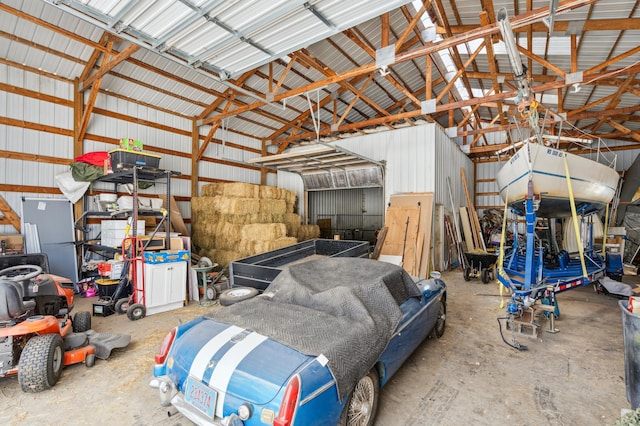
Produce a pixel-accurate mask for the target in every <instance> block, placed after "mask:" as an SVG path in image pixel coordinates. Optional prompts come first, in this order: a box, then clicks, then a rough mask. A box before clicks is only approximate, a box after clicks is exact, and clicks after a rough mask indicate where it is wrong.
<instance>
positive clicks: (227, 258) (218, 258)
mask: <svg viewBox="0 0 640 426" xmlns="http://www.w3.org/2000/svg"><path fill="white" fill-rule="evenodd" d="M208 257H209V256H208ZM243 257H246V256H243V255H242V253H239V252H237V251H233V250H219V249H216V250H213V251H212V253H211V256H210V257H209V259H211V260H212V261H213V262H216V263H217V264H218V265H220V266H221V267H223V268H224V267H226V266H227V265H228V264H229V262H232V261H234V260H238V259H242V258H243Z"/></svg>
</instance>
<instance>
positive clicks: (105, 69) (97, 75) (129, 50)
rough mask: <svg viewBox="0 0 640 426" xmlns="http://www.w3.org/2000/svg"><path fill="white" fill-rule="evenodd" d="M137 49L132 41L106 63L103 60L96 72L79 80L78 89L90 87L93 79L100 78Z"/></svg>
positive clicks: (137, 46) (138, 47) (82, 89)
mask: <svg viewBox="0 0 640 426" xmlns="http://www.w3.org/2000/svg"><path fill="white" fill-rule="evenodd" d="M138 49H140V46H139V45H137V44H133V43H132V44H130V45H129V46H127V48H126V49H124V50H123V51H122V52H120V53H118V54H117V55H116V56H114V58H113V59H111V60H110V61H109V62H108V63H106V64H104V62H103V65H102V66H101V67H100V69H99V70H98V72H96V73H95V74H94V75H92V76H91V77H89V78H87V79H86V80H84V81H81V82H80V90H81V91H85V90H87V89H88V88H89V87H91V85H92V84H93V83H94V82H95V81H97V80H98V79H102V77H103V76H104V75H105V74H107V73H109V71H111V70H112V69H114V68H115V67H117V66H118V65H120V64H121V63H122V62H123V61H124V60H126V59H127V58H129V57H130V56H131V55H133V54H134V53H135V52H137V51H138ZM105 55H106V53H105Z"/></svg>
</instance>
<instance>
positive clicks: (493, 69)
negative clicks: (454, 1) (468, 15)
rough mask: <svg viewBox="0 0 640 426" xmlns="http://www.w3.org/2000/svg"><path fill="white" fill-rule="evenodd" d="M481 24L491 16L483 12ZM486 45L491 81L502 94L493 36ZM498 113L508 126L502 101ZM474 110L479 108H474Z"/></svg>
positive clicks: (509, 135)
mask: <svg viewBox="0 0 640 426" xmlns="http://www.w3.org/2000/svg"><path fill="white" fill-rule="evenodd" d="M488 3H489V4H490V6H489V9H490V10H493V2H491V1H489V2H488ZM480 22H481V23H482V24H483V25H489V23H490V20H489V15H488V13H487V12H485V11H483V12H481V13H480ZM484 44H485V46H486V48H487V61H488V62H489V71H490V74H491V79H492V80H493V89H492V90H494V91H495V92H496V93H500V92H501V91H502V90H501V88H500V83H499V82H498V62H497V60H496V57H495V54H494V52H493V40H492V38H491V36H487V37H485V39H484ZM467 77H469V75H468V74H467ZM497 107H498V113H497V116H498V117H500V124H502V125H503V126H504V125H506V124H507V120H506V118H505V116H504V114H503V113H502V100H498V105H497ZM474 108H477V106H476V107H474ZM507 138H508V139H509V140H510V139H511V134H510V133H507Z"/></svg>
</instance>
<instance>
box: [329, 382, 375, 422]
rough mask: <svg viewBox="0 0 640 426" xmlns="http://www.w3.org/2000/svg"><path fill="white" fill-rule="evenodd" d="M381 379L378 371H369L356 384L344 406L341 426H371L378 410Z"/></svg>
mask: <svg viewBox="0 0 640 426" xmlns="http://www.w3.org/2000/svg"><path fill="white" fill-rule="evenodd" d="M379 391H380V377H379V376H378V372H377V371H376V370H371V371H369V374H367V375H366V376H364V377H363V378H362V379H360V380H359V381H358V383H356V386H355V387H354V388H353V391H351V394H350V395H349V397H348V398H347V403H346V404H345V405H344V408H343V410H342V414H341V415H340V420H339V421H338V425H339V426H356V425H357V426H371V425H373V421H374V420H375V417H376V411H377V410H378V394H379Z"/></svg>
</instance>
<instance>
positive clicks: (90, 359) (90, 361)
mask: <svg viewBox="0 0 640 426" xmlns="http://www.w3.org/2000/svg"><path fill="white" fill-rule="evenodd" d="M84 365H86V366H87V368H91V367H93V366H94V365H96V354H89V355H87V357H86V358H85V360H84Z"/></svg>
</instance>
